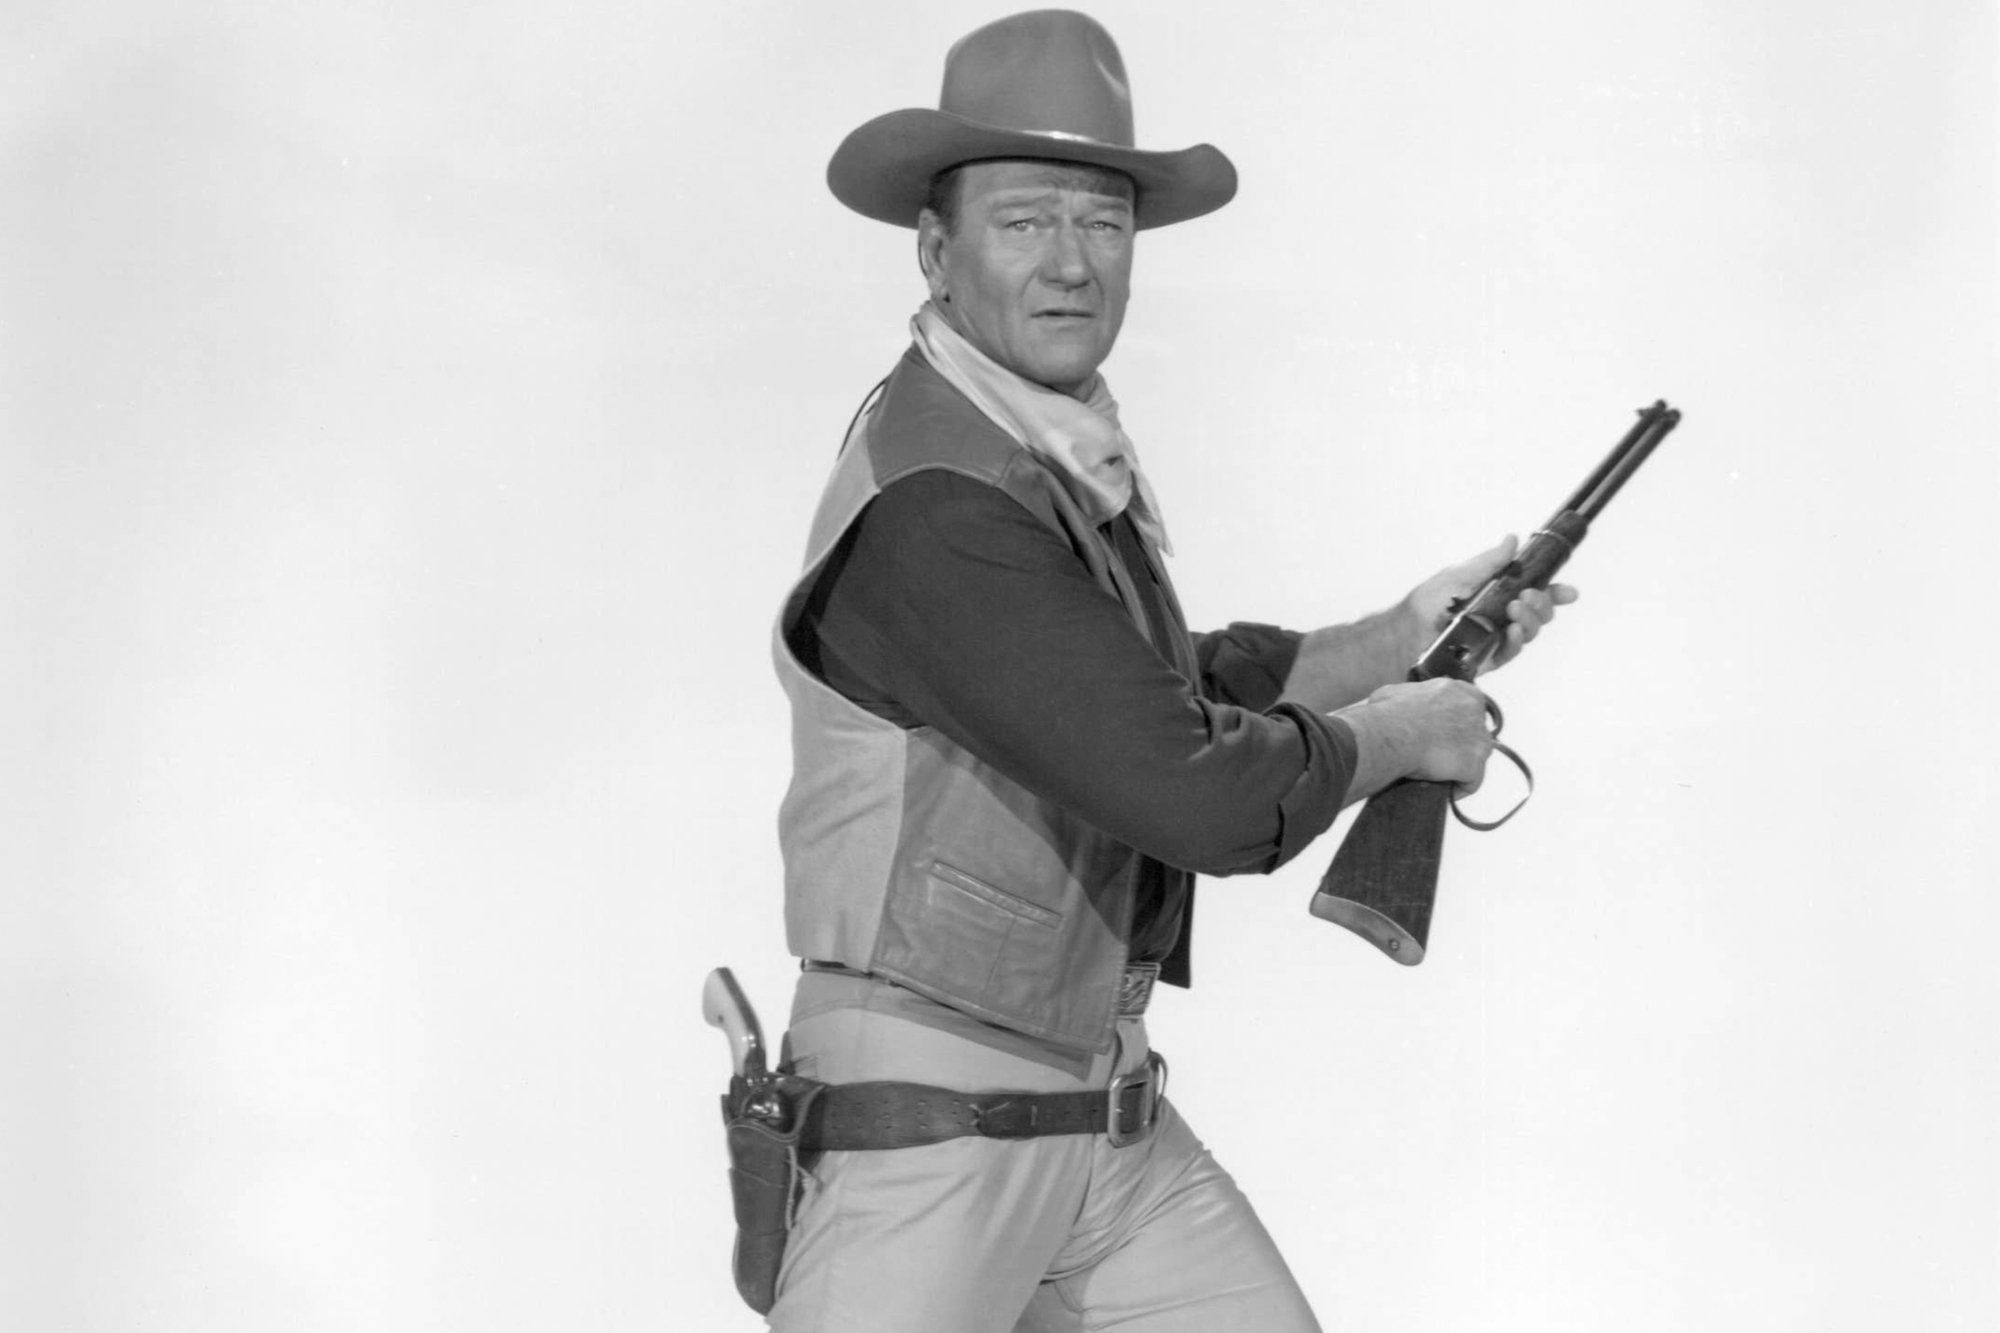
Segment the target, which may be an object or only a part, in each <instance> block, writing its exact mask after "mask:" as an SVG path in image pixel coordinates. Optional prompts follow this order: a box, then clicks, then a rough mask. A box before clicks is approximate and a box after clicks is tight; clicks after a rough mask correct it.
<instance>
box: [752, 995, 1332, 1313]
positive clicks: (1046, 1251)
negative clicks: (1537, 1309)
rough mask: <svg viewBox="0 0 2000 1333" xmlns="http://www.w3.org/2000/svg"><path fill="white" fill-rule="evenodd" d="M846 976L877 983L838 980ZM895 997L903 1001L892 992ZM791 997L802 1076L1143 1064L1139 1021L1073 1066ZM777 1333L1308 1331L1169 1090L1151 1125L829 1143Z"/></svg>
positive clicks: (988, 1081) (986, 1087)
mask: <svg viewBox="0 0 2000 1333" xmlns="http://www.w3.org/2000/svg"><path fill="white" fill-rule="evenodd" d="M848 984H849V985H850V987H852V986H861V987H882V986H883V985H884V983H880V982H850V983H848ZM904 994H905V995H907V993H904ZM805 999H806V992H805V989H804V987H803V986H802V993H801V1000H802V1003H801V1005H800V1006H798V1007H797V1008H795V1010H794V1014H793V1023H792V1028H791V1032H790V1034H789V1038H788V1041H789V1045H790V1051H791V1055H792V1058H793V1060H794V1062H795V1067H796V1068H797V1070H798V1072H799V1073H801V1074H803V1075H806V1076H807V1077H810V1078H817V1079H820V1080H822V1081H824V1082H828V1083H852V1082H863V1081H868V1080H875V1079H887V1080H897V1081H907V1082H913V1083H928V1084H932V1085H935V1086H939V1087H946V1088H952V1089H954V1090H957V1091H961V1092H997V1091H1013V1092H1068V1091H1073V1090H1077V1089H1081V1088H1103V1087H1105V1086H1106V1085H1107V1084H1108V1083H1109V1081H1110V1078H1111V1075H1112V1072H1113V1070H1114V1068H1116V1069H1117V1070H1119V1071H1122V1072H1129V1071H1132V1070H1136V1069H1138V1068H1139V1067H1140V1066H1141V1065H1143V1064H1144V1063H1145V1059H1146V1052H1147V1046H1146V1034H1145V1026H1144V1022H1143V1020H1141V1019H1126V1020H1122V1021H1121V1023H1120V1033H1119V1037H1120V1040H1119V1045H1118V1048H1117V1049H1116V1050H1115V1051H1114V1053H1113V1054H1112V1055H1107V1056H1098V1057H1095V1058H1090V1059H1085V1060H1078V1061H1076V1062H1074V1064H1073V1066H1072V1067H1070V1068H1062V1067H1059V1066H1058V1065H1056V1064H1051V1063H1046V1062H1044V1061H1042V1060H1039V1059H1033V1058H1026V1057H1025V1056H1024V1055H1023V1054H1021V1053H1017V1052H1012V1051H1008V1050H1003V1049H996V1048H995V1047H994V1046H992V1045H989V1044H985V1043H982V1042H979V1041H973V1040H969V1039H968V1038H967V1037H966V1036H964V1035H962V1034H960V1033H957V1032H952V1031H949V1030H943V1029H940V1028H937V1027H932V1026H926V1025H924V1024H920V1023H915V1022H911V1021H909V1020H908V1019H906V1018H903V1017H898V1016H895V1015H893V1014H889V1013H883V1012H878V1011H872V1010H870V1009H868V1008H865V1007H854V1006H853V1005H851V1004H840V1005H835V1006H832V1007H819V1008H814V1007H813V1006H811V1005H809V1004H806V1003H803V1001H804V1000H805ZM770 1326H771V1328H772V1330H774V1333H808V1331H810V1333H861V1331H862V1330H866V1331H867V1333H1010V1331H1012V1333H1058V1331H1060V1333H1078V1331H1080V1330H1098V1329H1119V1330H1124V1331H1125V1333H1216V1331H1217V1330H1223V1331H1224V1333H1317V1330H1318V1329H1319V1324H1318V1323H1317V1322H1316V1321H1315V1320H1314V1318H1313V1315H1312V1311H1311V1309H1310V1308H1309V1307H1308V1306H1307V1304H1306V1301H1305V1297H1304V1296H1303V1294H1301V1292H1300V1291H1299V1288H1298V1284H1297V1283H1296V1282H1295V1281H1294V1280H1293V1278H1292V1275H1291V1272H1290V1270H1289V1269H1287V1268H1286V1266H1285V1263H1284V1260H1283V1259H1282V1258H1280V1257H1279V1255H1278V1251H1277V1248H1276V1246H1274V1245H1273V1244H1272V1242H1271V1238H1270V1236H1269V1234H1268V1233H1267V1232H1266V1231H1265V1230H1264V1227H1263V1224H1262V1223H1260V1222H1259V1221H1258V1220H1257V1216H1256V1214H1255V1212H1254V1211H1252V1209H1251V1207H1250V1204H1249V1202H1248V1200H1246V1199H1245V1198H1244V1197H1243V1194H1242V1192H1241V1191H1240V1190H1238V1189H1237V1187H1236V1183H1235V1182H1234V1181H1233V1180H1231V1179H1230V1177H1229V1174H1228V1173H1227V1172H1226V1171H1224V1170H1223V1169H1222V1168H1221V1167H1220V1166H1219V1165H1217V1164H1216V1161H1215V1159H1214V1157H1212V1156H1211V1155H1210V1154H1209V1152H1208V1150H1207V1149H1206V1148H1204V1147H1203V1146H1202V1145H1201V1143H1200V1141H1199V1140H1197V1139H1196V1138H1195V1136H1194V1134H1193V1132H1192V1131H1190V1130H1189V1129H1188V1127H1187V1125H1186V1123H1185V1122H1184V1121H1182V1119H1181V1118H1180V1116H1179V1115H1178V1114H1177V1113H1176V1112H1175V1111H1174V1109H1173V1105H1172V1103H1171V1102H1168V1103H1165V1104H1163V1105H1162V1107H1161V1109H1160V1114H1159V1119H1158V1121H1157V1122H1156V1124H1155V1126H1154V1128H1153V1130H1152V1132H1151V1133H1150V1134H1148V1135H1147V1136H1146V1137H1145V1138H1144V1139H1142V1140H1141V1141H1140V1142H1138V1143H1134V1144H1129V1145H1127V1146H1126V1147H1123V1148H1114V1147H1112V1146H1111V1144H1110V1142H1109V1140H1108V1139H1106V1138H1105V1136H1104V1135H1101V1134H1096V1135H1091V1134H1070V1135H1051V1136H1049V1137H1046V1138H1037V1139H1011V1140H1003V1139H987V1138H978V1137H967V1138H960V1139H951V1140H948V1141H946V1142H944V1143H938V1144H932V1145H929V1146H926V1147H919V1148H893V1149H881V1150H875V1151H868V1152H829V1153H825V1154H823V1155H822V1156H821V1157H820V1159H819V1160H818V1162H817V1163H816V1164H814V1166H813V1170H812V1173H811V1179H810V1181H809V1182H808V1184H807V1187H806V1192H805V1195H804V1198H803V1199H802V1201H801V1203H800V1206H799V1209H798V1217H797V1222H796V1225H795V1226H794V1228H793V1230H792V1235H791V1239H790V1242H789V1244H788V1246H787V1249H786V1253H785V1265H784V1268H783V1270H782V1272H781V1273H780V1276H779V1282H778V1302H777V1305H776V1306H775V1307H774V1308H773V1309H772V1311H771V1314H770Z"/></svg>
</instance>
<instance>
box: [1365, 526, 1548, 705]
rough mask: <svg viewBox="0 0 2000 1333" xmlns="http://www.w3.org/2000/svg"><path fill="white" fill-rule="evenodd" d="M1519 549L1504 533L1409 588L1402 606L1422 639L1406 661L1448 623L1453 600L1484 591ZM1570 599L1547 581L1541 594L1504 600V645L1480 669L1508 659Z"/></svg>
mask: <svg viewBox="0 0 2000 1333" xmlns="http://www.w3.org/2000/svg"><path fill="white" fill-rule="evenodd" d="M1519 545H1520V543H1519V542H1518V541H1516V540H1515V538H1514V536H1513V534H1512V533H1509V534H1508V535H1507V536H1506V537H1505V538H1503V539H1502V540H1501V542H1500V544H1499V545H1498V546H1495V547H1493V548H1492V549H1491V550H1486V551H1481V552H1480V553H1479V554H1478V555H1475V556H1473V557H1472V558H1471V559H1469V560H1464V561H1461V562H1459V563H1458V564H1456V565H1451V566H1448V567H1447V568H1444V569H1441V570H1439V571H1438V572H1437V573H1435V574H1433V575H1431V576H1430V577H1429V578H1427V579H1425V580H1424V581H1423V582H1422V583H1419V584H1418V585H1417V586H1416V587H1414V588H1412V589H1411V590H1410V595H1409V596H1408V597H1405V598H1404V599H1403V605H1404V607H1405V608H1406V610H1407V611H1408V613H1409V615H1410V617H1411V619H1412V621H1413V622H1414V623H1415V625H1416V626H1417V633H1418V634H1419V635H1420V636H1421V638H1420V641H1419V642H1418V643H1417V645H1416V647H1415V648H1414V649H1413V650H1412V651H1411V652H1410V655H1409V657H1410V660H1412V661H1414V660H1415V659H1416V657H1417V654H1419V653H1421V652H1422V651H1423V650H1424V649H1425V648H1427V647H1429V646H1430V643H1431V640H1432V639H1435V638H1436V637H1437V636H1438V634H1439V633H1440V632H1441V631H1442V630H1443V629H1444V627H1445V626H1446V625H1447V624H1448V623H1450V621H1451V616H1452V612H1451V610H1450V607H1451V604H1452V602H1453V601H1455V600H1457V599H1459V598H1462V597H1463V598H1469V597H1471V596H1472V595H1473V594H1474V593H1476V592H1478V591H1479V590H1480V589H1481V588H1483V587H1485V586H1486V581H1487V580H1488V579H1490V578H1492V577H1493V576H1494V575H1495V574H1498V573H1499V572H1500V571H1501V570H1502V569H1504V568H1506V566H1507V562H1508V561H1509V560H1512V559H1513V558H1514V551H1515V550H1516V548H1517V547H1519ZM1575 600H1576V589H1575V588H1572V587H1571V586H1570V585H1569V584H1567V583H1551V584H1550V585H1549V586H1548V589H1547V590H1546V591H1542V590H1538V589H1532V588H1531V589H1529V590H1528V591H1526V592H1524V593H1522V594H1521V595H1520V596H1519V597H1516V598H1515V599H1514V600H1513V601H1512V602H1509V603H1508V604H1507V618H1508V620H1509V621H1511V622H1512V623H1511V624H1509V625H1508V626H1507V641H1506V642H1505V643H1503V644H1501V645H1500V649H1499V651H1498V652H1496V653H1494V654H1493V656H1492V657H1491V658H1490V659H1488V661H1487V663H1486V665H1485V666H1484V667H1483V668H1481V670H1482V671H1491V670H1492V669H1493V668H1495V667H1500V666H1505V665H1507V663H1509V662H1511V661H1513V660H1514V658H1515V656H1516V655H1518V654H1519V653H1520V651H1521V649H1522V648H1524V647H1526V646H1527V643H1528V641H1529V640H1530V639H1532V638H1534V637H1535V636H1536V635H1537V634H1539V633H1541V632H1542V626H1544V625H1546V624H1548V623H1549V622H1550V621H1551V620H1554V619H1555V616H1556V608H1557V607H1558V606H1568V605H1569V604H1570V603H1571V602H1573V601H1575Z"/></svg>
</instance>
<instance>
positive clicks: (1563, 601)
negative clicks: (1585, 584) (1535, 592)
mask: <svg viewBox="0 0 2000 1333" xmlns="http://www.w3.org/2000/svg"><path fill="white" fill-rule="evenodd" d="M1549 597H1550V599H1551V600H1552V601H1554V602H1555V604H1556V605H1557V606H1568V605H1569V604H1570V603H1571V602H1573V601H1575V600H1576V589H1575V588H1572V587H1571V586H1570V585H1569V584H1567V583H1551V584H1550V585H1549Z"/></svg>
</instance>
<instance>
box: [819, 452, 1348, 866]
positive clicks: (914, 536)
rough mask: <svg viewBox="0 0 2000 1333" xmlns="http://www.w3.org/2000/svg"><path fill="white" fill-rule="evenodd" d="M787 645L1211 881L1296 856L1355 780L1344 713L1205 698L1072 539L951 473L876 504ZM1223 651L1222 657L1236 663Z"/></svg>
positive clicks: (828, 673) (846, 688) (846, 687)
mask: <svg viewBox="0 0 2000 1333" xmlns="http://www.w3.org/2000/svg"><path fill="white" fill-rule="evenodd" d="M1280 633H1282V631H1280ZM791 643H792V647H793V649H794V651H795V652H797V653H798V654H799V656H800V658H801V660H802V661H804V662H805V663H806V664H807V665H808V666H809V667H810V668H812V669H813V670H815V671H817V672H818V673H819V674H820V676H821V678H822V679H824V680H825V681H826V682H827V683H828V684H829V685H831V686H832V687H833V688H835V689H837V690H839V691H840V692H841V693H842V694H844V695H846V696H847V697H848V698H849V699H852V700H853V701H854V702H856V703H857V704H859V705H861V706H862V707H864V708H867V709H869V710H870V711H873V712H875V713H877V714H879V715H880V716H883V717H886V718H888V719H890V720H892V721H895V722H897V723H898V724H899V725H902V726H908V727H914V726H931V727H935V728H936V729H937V730H938V731H939V732H941V733H943V734H944V735H945V736H947V737H949V738H950V739H952V740H953V741H955V742H957V743H958V744H960V745H962V746H964V747H965V748H966V749H967V750H969V751H970V752H971V753H972V754H974V755H975V756H977V757H978V758H979V759H981V760H982V761H984V762H986V763H989V764H991V765H992V766H993V767H994V768H996V769H998V770H999V771H1000V772H1002V773H1004V774H1006V775H1007V776H1008V777H1009V778H1011V779H1012V780H1014V781H1016V782H1018V783H1020V784H1021V785H1022V786H1023V787H1026V788H1027V789H1028V790H1030V791H1032V792H1034V793H1035V794H1037V795H1038V796H1040V797H1042V798H1043V799H1044V800H1048V801H1051V802H1053V803H1054V804H1056V805H1059V806H1061V807H1063V808H1064V809H1066V810H1068V811H1070V812H1071V813H1072V814H1074V815H1076V816H1078V817H1079V818H1081V819H1084V820H1086V821H1088V822H1089V823H1091V824H1093V825H1095V826H1096V827H1098V828H1100V829H1103V830H1104V831H1105V832H1107V833H1109V834H1111V835H1112V836H1113V837H1115V838H1118V839H1119V840H1120V841H1122V842H1125V843H1127V844H1128V845H1130V846H1132V847H1134V848H1137V849H1138V850H1139V851H1141V852H1143V853H1145V854H1146V855H1149V856H1153V857H1156V858H1158V859H1159V860H1162V861H1164V862H1166V863H1168V864H1169V865H1176V866H1180V867H1182V868H1184V869H1187V870H1192V871H1196V872H1200V873H1204V874H1214V875H1223V874H1235V873H1242V872H1246V871H1267V870H1271V869H1274V868H1275V867H1276V866H1277V865H1279V864H1282V863H1283V862H1284V861H1285V860H1286V859H1288V858H1289V857H1290V856H1292V855H1294V854H1296V853H1297V851H1298V850H1299V849H1300V848H1302V847H1304V846H1305V844H1306V843H1307V842H1309V841H1311V839H1312V838H1314V837H1316V836H1318V835H1319V834H1320V833H1321V832H1324V831H1325V829H1326V828H1327V826H1328V825H1330V824H1331V823H1332V821H1333V818H1334V815H1335V814H1336V813H1337V812H1338V811H1339V808H1340V803H1341V799H1342V797H1343V796H1344V795H1345V793H1346V789H1347V784H1348V781H1349V779H1350V778H1351V777H1352V775H1353V770H1354V758H1355V752H1354V738H1353V733H1352V732H1351V731H1350V730H1349V729H1348V727H1347V726H1346V724H1345V723H1343V722H1340V721H1338V720H1337V719H1330V718H1326V717H1322V716H1319V715H1317V714H1315V713H1312V712H1311V711H1309V710H1306V709H1303V708H1299V707H1297V706H1294V705H1290V704H1285V705H1280V706H1278V707H1276V708H1274V709H1272V710H1271V711H1270V712H1259V711H1254V710H1251V709H1248V708H1244V707H1240V706H1237V705H1235V704H1232V703H1228V702H1218V701H1213V700H1210V699H1206V698H1203V697H1201V694H1200V692H1199V691H1197V690H1196V689H1194V688H1192V687H1191V686H1190V683H1189V682H1188V681H1186V680H1184V679H1183V678H1182V677H1181V676H1180V675H1179V674H1178V673H1177V672H1176V671H1175V670H1174V669H1173V668H1172V666H1170V665H1169V664H1168V663H1167V662H1166V660H1165V659H1163V658H1162V657H1161V656H1160V654H1159V653H1158V652H1156V651H1155V650H1154V648H1153V646H1152V645H1151V644H1150V643H1149V642H1147V640H1146V638H1145V636H1144V635H1143V634H1142V633H1141V632H1140V631H1139V629H1138V628H1137V627H1136V625H1135V624H1134V622H1133V620H1132V618H1131V616H1130V615H1129V614H1128V613H1127V612H1126V610H1125V608H1124V607H1123V606H1121V605H1120V604H1119V602H1118V601H1117V599H1116V598H1114V597H1113V596H1112V595H1111V594H1109V593H1107V592H1105V591H1104V590H1103V589H1101V588H1099V587H1098V586H1097V584H1096V582H1095V581H1094V580H1093V579H1092V577H1091V576H1090V573H1089V571H1088V569H1086V567H1085V566H1084V564H1083V562H1082V561H1081V560H1080V559H1078V557H1077V556H1076V554H1075V553H1074V552H1073V551H1072V550H1071V549H1070V546H1069V544H1068V542H1067V541H1066V540H1065V539H1064V538H1063V537H1062V536H1061V535H1060V534H1058V533H1056V532H1055V531H1053V530H1052V529H1050V528H1049V527H1048V526H1047V525H1046V524H1044V523H1042V522H1041V521H1040V520H1039V519H1037V518H1036V517H1035V516H1034V515H1033V514H1031V513H1029V512H1028V511H1027V510H1026V509H1024V508H1022V507H1021V506H1020V505H1019V504H1017V503H1015V502H1014V501H1013V500H1012V499H1011V498H1009V497H1008V496H1007V495H1006V494H1005V493H1004V492H1002V491H1000V490H998V489H997V488H995V487H992V486H988V485H986V484H984V483H982V482H977V481H974V480H971V479H969V478H966V477H961V476H958V475H956V474H953V473H950V472H947V471H944V470H942V469H930V470H926V471H923V472H919V473H916V474H914V475H912V476H909V477H905V478H902V479H900V480H897V481H895V482H893V483H891V484H890V485H888V486H887V487H885V488H884V489H883V491H882V493H881V494H880V495H878V496H876V497H875V499H874V500H873V501H871V502H870V504H869V506H868V508H867V509H866V510H864V511H863V513H862V515H861V516H860V518H858V519H857V520H856V521H855V523H854V524H853V525H852V526H851V527H850V528H849V530H848V532H847V534H846V536H845V537H844V538H843V540H842V542H841V543H840V545H839V547H838V548H837V549H836V550H835V552H834V553H833V555H832V557H831V558H830V559H829V561H828V564H827V566H826V567H825V569H824V571H823V572H822V574H821V577H820V579H819V580H818V582H817V585H816V586H815V588H814V589H813V591H812V593H811V594H810V595H809V597H808V600H807V604H806V606H805V608H804V612H803V614H802V616H801V618H800V620H799V622H798V624H797V625H796V626H795V627H794V629H793V632H792V638H791ZM1225 644H1226V641H1224V640H1218V641H1217V642H1216V646H1215V652H1214V653H1212V654H1211V659H1213V658H1214V657H1215V656H1216V655H1217V654H1220V655H1221V656H1222V657H1223V658H1224V659H1225V663H1224V675H1225V676H1229V675H1232V674H1234V673H1235V668H1234V667H1233V666H1230V665H1228V660H1229V659H1230V654H1228V653H1225V652H1224V651H1223V650H1224V648H1225ZM1252 656H1255V655H1254V654H1253V655H1252ZM1267 659H1268V655H1264V658H1262V659H1260V660H1267ZM1208 671H1209V668H1208V667H1207V666H1205V667H1204V674H1207V673H1208ZM1265 674H1266V675H1268V674H1269V672H1268V670H1266V671H1265ZM1278 678H1279V680H1280V681H1282V675H1280V676H1279V677H1278ZM1239 688H1240V689H1241V691H1242V693H1244V694H1256V693H1258V692H1259V690H1258V689H1256V688H1252V687H1251V686H1249V685H1242V686H1240V687H1239V686H1237V685H1230V686H1229V689H1230V691H1231V692H1236V691H1237V690H1238V689H1239ZM1264 692H1265V693H1268V694H1269V696H1270V697H1271V698H1272V699H1275V698H1276V694H1277V690H1276V689H1275V688H1273V689H1269V690H1268V691H1264Z"/></svg>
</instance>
